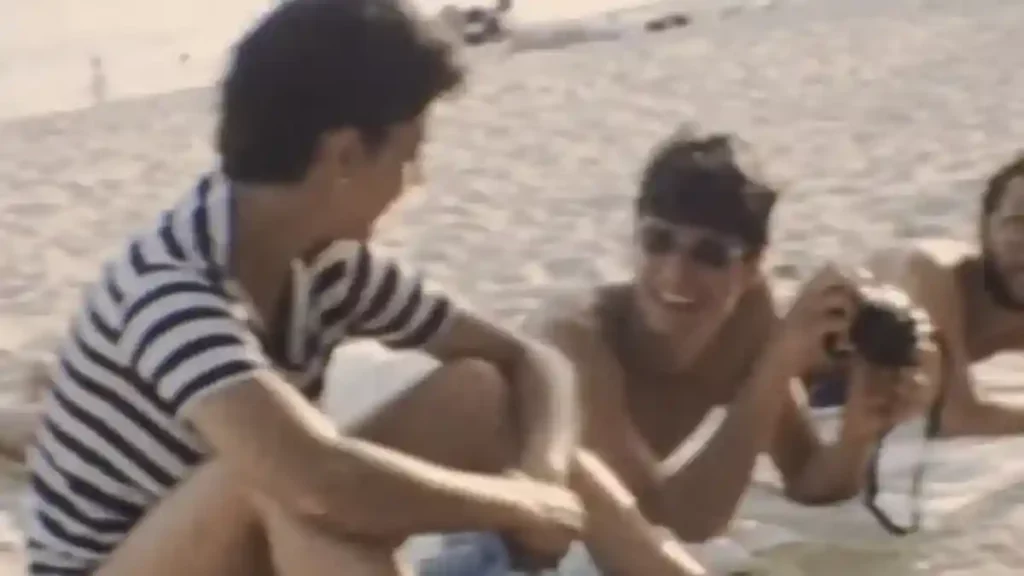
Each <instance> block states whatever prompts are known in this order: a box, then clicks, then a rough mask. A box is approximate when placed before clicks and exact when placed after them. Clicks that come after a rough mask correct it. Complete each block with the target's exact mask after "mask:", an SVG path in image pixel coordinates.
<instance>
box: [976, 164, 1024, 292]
mask: <svg viewBox="0 0 1024 576" xmlns="http://www.w3.org/2000/svg"><path fill="white" fill-rule="evenodd" d="M985 244H986V250H987V252H988V255H989V257H991V259H992V262H993V264H995V269H996V271H997V272H998V274H999V276H1000V278H1001V280H1002V283H1003V285H1004V286H1005V287H1006V289H1007V290H1008V291H1009V295H1010V296H1011V297H1012V298H1013V299H1014V300H1017V301H1022V302H1024V174H1022V175H1020V176H1016V177H1014V178H1012V179H1010V180H1008V181H1007V182H1006V184H1005V191H1004V192H1003V194H1002V197H1001V199H1000V200H999V203H998V205H997V206H995V208H994V210H993V211H992V212H991V213H990V214H989V215H988V216H987V217H986V220H985Z"/></svg>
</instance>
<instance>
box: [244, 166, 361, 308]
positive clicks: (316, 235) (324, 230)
mask: <svg viewBox="0 0 1024 576" xmlns="http://www.w3.org/2000/svg"><path fill="white" fill-rule="evenodd" d="M235 194H236V195H237V196H236V201H235V209H236V214H235V223H236V224H235V230H234V232H233V235H234V238H232V244H233V245H234V247H235V248H234V252H233V254H232V261H231V268H232V275H233V276H234V277H235V279H236V280H238V281H239V282H240V283H241V285H242V287H243V288H244V289H245V291H246V293H247V294H248V296H249V298H251V299H252V301H253V304H254V305H255V306H256V307H257V309H258V310H259V311H260V312H261V313H263V314H267V313H268V312H270V311H272V310H273V306H274V303H275V302H276V299H277V295H278V292H279V291H280V290H281V288H282V287H283V286H284V284H285V280H286V278H287V277H288V275H289V273H290V267H291V263H292V262H293V261H294V260H297V259H302V258H303V256H305V255H307V254H308V253H309V252H310V250H311V249H312V248H314V247H317V246H322V245H324V244H326V243H329V242H330V241H333V240H335V239H339V238H344V237H352V238H359V239H364V238H363V231H364V230H365V226H364V227H362V229H359V228H360V227H358V226H351V228H352V232H353V234H352V235H351V236H349V235H346V234H344V233H342V234H340V235H339V234H338V231H337V230H334V231H330V230H329V229H328V227H327V226H323V225H320V220H321V219H320V218H317V217H316V216H311V215H317V214H322V213H323V212H324V210H322V209H321V210H318V209H317V208H318V207H317V206H316V205H315V195H314V194H311V193H310V192H309V191H308V190H305V189H304V187H303V186H302V185H294V186H276V185H275V186H269V185H260V186H238V187H237V188H236V192H235Z"/></svg>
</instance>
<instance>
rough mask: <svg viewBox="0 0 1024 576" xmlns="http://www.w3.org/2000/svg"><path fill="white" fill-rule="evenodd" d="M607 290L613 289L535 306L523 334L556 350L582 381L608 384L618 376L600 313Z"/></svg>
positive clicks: (598, 289)
mask: <svg viewBox="0 0 1024 576" xmlns="http://www.w3.org/2000/svg"><path fill="white" fill-rule="evenodd" d="M609 290H614V289H613V288H610V287H593V288H589V289H587V290H580V291H577V292H571V293H563V294H558V295H555V296H554V297H552V298H549V299H548V300H546V301H545V302H544V303H543V305H541V306H538V308H537V310H536V311H535V314H534V315H532V316H531V317H530V318H528V320H527V323H526V331H527V334H528V335H530V336H533V337H535V338H539V339H540V340H542V341H545V342H547V343H549V344H551V345H553V346H555V347H556V348H558V349H559V350H560V351H561V352H562V353H563V354H565V355H566V356H567V357H568V358H569V360H570V361H572V363H573V364H575V365H576V369H577V370H578V372H579V374H580V378H581V380H583V381H588V382H593V381H601V382H611V381H615V380H616V378H615V377H614V375H615V374H620V370H621V369H620V367H619V365H618V361H617V360H616V356H615V354H614V352H613V350H612V349H611V347H610V345H609V343H608V341H607V339H606V338H605V329H604V326H603V314H602V312H601V311H602V309H603V307H604V306H606V305H607V302H608V297H609ZM587 387H588V386H584V388H587Z"/></svg>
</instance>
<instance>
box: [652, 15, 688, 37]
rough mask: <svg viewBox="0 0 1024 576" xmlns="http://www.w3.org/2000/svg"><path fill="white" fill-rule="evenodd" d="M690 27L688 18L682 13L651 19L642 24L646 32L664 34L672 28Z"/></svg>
mask: <svg viewBox="0 0 1024 576" xmlns="http://www.w3.org/2000/svg"><path fill="white" fill-rule="evenodd" d="M689 25H690V17H689V16H688V15H686V14H683V13H682V12H673V13H671V14H666V15H665V16H659V17H657V18H652V19H650V20H648V21H647V22H644V31H646V32H664V31H665V30H671V29H673V28H683V27H685V26H689Z"/></svg>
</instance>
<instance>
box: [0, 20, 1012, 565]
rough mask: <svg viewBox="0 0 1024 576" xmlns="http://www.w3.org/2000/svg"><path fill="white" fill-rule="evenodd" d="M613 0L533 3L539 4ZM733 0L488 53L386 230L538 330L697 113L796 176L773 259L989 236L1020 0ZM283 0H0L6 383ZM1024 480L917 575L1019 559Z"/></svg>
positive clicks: (1006, 388)
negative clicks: (162, 1)
mask: <svg viewBox="0 0 1024 576" xmlns="http://www.w3.org/2000/svg"><path fill="white" fill-rule="evenodd" d="M424 1H426V0H424ZM612 1H613V0H601V1H583V0H579V1H575V2H568V1H563V2H550V1H549V2H543V1H542V0H533V1H532V2H526V3H523V4H522V8H521V9H520V10H521V11H522V12H521V13H519V14H517V21H518V22H537V21H541V20H543V19H544V18H548V17H552V16H557V17H566V16H578V15H579V14H580V12H581V11H583V10H590V9H594V10H597V9H603V8H605V7H607V5H608V4H609V3H610V2H612ZM623 2H625V0H623ZM716 3H719V2H717V0H693V1H690V2H682V3H681V4H684V5H693V6H698V7H699V9H700V10H699V12H698V20H697V23H696V24H695V25H694V26H693V27H692V28H690V29H688V30H684V31H681V32H676V33H671V34H665V35H660V36H651V37H630V38H627V39H624V40H621V41H618V42H611V43H599V44H587V45H579V46H573V47H570V48H568V49H565V50H560V51H544V52H531V53H525V54H519V55H515V56H511V57H508V58H504V57H502V56H500V55H497V54H495V57H494V58H489V59H483V60H481V61H480V68H479V69H478V70H477V71H476V73H475V74H474V75H473V78H472V82H471V86H470V89H469V91H468V93H467V94H466V95H465V97H463V98H462V99H461V100H460V101H458V102H456V103H453V104H449V105H445V106H444V107H443V108H442V109H441V110H439V111H438V114H437V119H436V123H435V128H434V131H433V140H432V144H431V146H430V147H429V150H428V153H427V159H428V167H427V168H428V170H427V173H428V177H429V180H430V185H429V187H428V191H426V192H421V193H419V194H417V195H415V196H414V197H411V198H409V199H408V200H407V201H406V202H405V203H404V204H403V205H402V206H401V207H400V208H399V209H398V210H397V212H396V213H395V214H394V215H392V216H390V217H389V218H388V219H387V222H386V223H385V225H384V226H383V230H382V231H383V238H382V242H383V243H384V245H385V246H387V247H388V248H389V249H391V250H393V251H395V252H396V253H400V254H401V255H403V256H404V257H406V258H407V259H409V260H410V261H413V262H415V263H417V264H418V265H420V266H422V267H423V268H424V269H425V270H426V271H427V272H428V273H429V274H430V275H431V276H433V277H434V278H436V279H437V280H439V281H441V282H444V283H446V284H448V285H450V286H451V287H452V288H454V289H456V290H458V291H459V292H460V293H462V294H463V295H465V297H466V298H467V299H469V300H470V301H471V302H473V303H474V304H475V305H477V306H478V307H480V308H481V309H483V310H486V311H488V312H490V313H492V314H494V315H496V316H498V317H501V318H503V319H506V320H508V321H510V322H516V321H518V320H519V319H520V318H521V317H522V315H523V314H524V313H525V312H526V311H527V310H529V309H530V308H531V306H533V305H534V304H535V302H536V301H537V299H538V298H539V297H542V296H543V295H544V294H546V293H548V292H549V291H551V290H554V289H560V288H565V287H568V286H579V285H583V284H586V283H590V282H593V281H596V280H601V279H608V278H614V277H621V276H622V275H623V274H625V273H626V271H627V270H628V260H627V255H628V251H627V250H626V246H627V244H626V238H627V237H628V233H629V223H630V212H629V202H630V197H631V194H632V189H633V182H634V176H635V171H636V169H637V167H638V166H639V165H640V163H641V161H642V159H643V156H644V154H645V152H646V151H647V149H648V148H649V147H650V145H651V144H652V143H653V142H654V141H655V140H656V139H658V138H660V137H662V136H663V135H664V134H666V133H667V132H668V131H669V130H670V129H671V128H672V127H673V126H674V125H675V124H676V123H678V122H680V121H684V120H697V121H700V122H703V123H705V124H707V125H709V126H714V127H721V128H726V129H735V130H738V131H740V132H741V133H742V134H744V135H745V136H746V137H747V138H748V139H750V140H752V141H753V142H754V143H755V144H756V146H757V147H758V148H759V149H760V150H761V152H762V154H763V155H764V157H765V161H766V163H767V165H768V166H769V168H770V169H772V170H773V171H775V172H778V173H779V175H780V176H781V177H783V178H784V179H786V180H788V181H790V182H791V186H790V188H789V191H788V196H787V197H786V198H784V199H783V200H782V203H781V205H780V207H779V212H778V216H777V218H776V221H775V225H776V230H775V246H774V247H773V250H772V254H771V257H770V261H769V265H770V267H771V269H772V270H773V274H774V275H775V276H776V278H777V279H778V281H779V282H780V283H785V282H787V281H790V280H792V278H793V277H795V276H798V275H799V274H800V273H802V272H803V271H806V270H807V269H808V268H809V267H810V266H811V265H813V264H814V263H816V262H819V261H820V260H821V259H823V258H826V257H834V258H839V259H843V260H849V259H851V258H854V257H856V256H857V255H858V254H862V253H863V252H864V251H865V250H867V249H869V248H872V247H878V246H881V245H883V244H885V243H888V242H891V241H893V240H895V239H899V238H906V237H913V236H920V235H926V234H927V235H931V234H943V235H949V236H952V237H955V238H962V239H970V238H971V237H972V236H973V234H974V222H975V206H976V199H977V193H978V189H979V178H980V177H982V176H983V175H984V174H985V173H986V171H988V170H990V169H991V168H992V167H993V166H994V165H995V164H996V163H997V162H1000V161H1002V160H1003V159H1005V158H1006V157H1007V156H1008V155H1009V154H1010V153H1011V152H1012V151H1014V150H1016V149H1017V148H1019V147H1020V146H1021V143H1022V142H1024V101H1022V100H1021V98H1020V94H1022V93H1024V76H1022V75H1021V74H1020V70H1022V69H1024V51H1022V50H1020V40H1019V35H1020V27H1019V23H1020V22H1022V21H1024V5H1021V4H1020V3H1019V2H1016V1H1014V0H978V1H977V2H974V3H970V6H969V7H968V5H967V4H966V3H962V2H959V1H957V0H792V1H789V2H787V1H785V0H779V2H778V3H777V4H775V5H773V6H771V7H767V8H757V9H750V10H745V11H740V12H735V11H730V12H729V13H722V12H721V11H717V12H716V11H715V10H714V9H713V8H714V5H715V4H716ZM615 4H618V2H615ZM731 4H738V2H736V3H733V2H731ZM263 5H264V3H263V2H255V1H252V2H246V1H243V0H232V1H230V2H220V3H213V4H206V3H203V4H200V3H199V2H197V1H195V0H180V1H179V2H175V3H170V4H168V5H167V6H164V5H159V6H157V5H152V6H150V5H146V6H145V7H143V6H142V5H140V4H138V3H135V2H129V1H127V0H94V1H93V2H90V3H88V6H87V5H86V3H79V2H72V1H70V0H36V1H35V2H17V3H15V1H14V0H0V14H3V15H4V18H3V19H0V116H2V117H6V118H8V119H9V121H8V122H6V123H3V124H0V191H2V193H0V243H2V245H3V246H5V249H6V259H5V262H4V268H3V269H2V272H3V273H2V274H0V321H2V322H3V326H5V328H4V329H3V330H0V378H2V379H3V380H4V381H5V382H7V381H15V380H17V379H18V378H19V375H20V374H21V373H22V372H23V371H24V369H25V367H26V366H27V365H28V364H29V363H30V359H31V358H32V357H33V356H35V355H39V354H46V353H47V352H48V351H49V350H50V349H51V347H52V345H53V341H54V339H55V337H56V336H57V335H58V334H59V333H60V331H61V328H62V327H63V325H64V323H65V322H66V319H67V315H68V314H69V313H70V312H71V311H72V310H73V309H74V307H75V303H76V300H77V291H78V289H79V287H81V285H82V284H83V283H84V282H87V281H88V280H90V279H91V278H93V277H94V276H95V274H96V272H97V270H98V267H97V266H98V262H99V261H100V260H101V259H102V257H103V256H104V255H105V254H106V253H107V252H108V251H109V250H110V249H111V248H112V247H114V246H115V245H116V244H117V243H118V242H119V241H120V239H121V237H122V236H123V235H124V234H125V233H127V232H128V231H129V230H132V229H134V228H136V227H137V226H139V225H140V222H142V221H145V220H146V219H148V218H151V217H152V216H153V215H154V214H155V212H156V211H157V210H158V209H159V208H160V207H161V206H163V205H166V204H167V203H168V202H170V201H171V200H172V199H173V198H175V197H176V196H178V195H180V194H181V193H182V191H183V190H186V189H187V187H188V186H189V184H190V181H191V179H192V178H193V176H194V175H195V174H196V173H197V172H198V171H200V170H203V169H206V168H208V167H209V163H210V161H211V158H212V156H211V151H210V148H209V135H210V133H211V127H212V125H211V120H212V117H211V114H210V112H211V109H212V102H213V100H212V97H211V92H210V91H209V90H207V89H204V88H202V87H203V86H208V85H210V84H211V83H212V82H213V81H214V79H215V78H216V74H217V70H218V68H219V66H220V63H221V62H222V61H223V57H224V51H225V50H226V49H227V47H228V46H229V45H230V42H231V40H232V37H233V36H234V35H235V34H236V33H237V32H238V31H239V30H241V29H242V28H244V27H245V26H246V25H247V24H248V23H249V22H250V21H251V19H252V18H253V17H255V15H256V14H258V13H259V12H260V10H262V8H263ZM581 7H585V8H581ZM545 10H546V11H547V12H545ZM211 14H212V15H211ZM196 15H201V16H196ZM114 22H118V23H117V24H114ZM126 23H127V24H126ZM182 54H186V55H188V58H187V59H185V61H184V62H182V61H181V60H182V59H181V55H182ZM93 55H97V56H98V57H99V58H100V60H101V61H102V65H101V66H100V68H102V72H103V73H102V74H99V73H97V74H95V75H94V74H93V72H92V69H91V67H90V60H91V58H92V56H93ZM167 92H171V93H167ZM146 94H149V95H150V96H147V97H139V96H142V95H146ZM125 96H135V97H137V98H135V99H132V100H121V99H120V98H122V97H125ZM95 101H102V102H104V103H103V104H101V105H98V106H93V104H94V102H95ZM81 108H85V109H82V110H78V111H76V112H70V113H53V111H55V110H71V109H81ZM27 115H33V116H35V117H34V118H30V119H24V118H22V117H24V116H27ZM15 118H21V119H17V120H15ZM512 237H514V238H515V241H514V242H510V241H509V238H512ZM1020 367H1021V364H1020V362H1019V361H1016V362H1001V363H1000V362H997V363H995V364H993V365H992V366H989V367H986V369H985V370H983V371H982V373H983V376H984V379H985V381H986V382H987V383H988V384H989V385H990V389H992V390H995V391H998V392H999V393H1000V394H1001V395H1004V396H1005V395H1012V394H1019V393H1020V392H1021V391H1022V390H1024V387H1022V386H1021V383H1020V381H1019V380H1018V379H1017V378H1016V376H1015V375H1016V374H1018V373H1019V372H1018V370H1019V368H1020ZM1006 457H1007V458H1016V457H1019V455H1017V454H1007V455H1006ZM4 478H7V479H9V476H8V477H4ZM4 493H5V494H8V495H10V494H11V493H10V491H7V492H4ZM1022 495H1024V494H1016V495H1012V494H1011V495H1009V496H1006V497H1005V498H1003V499H1001V500H998V501H995V502H994V503H993V504H992V506H991V511H992V514H991V518H990V519H988V520H986V521H984V522H983V523H981V524H979V525H977V526H964V527H962V528H961V529H960V530H958V531H955V532H954V531H950V532H949V533H943V534H941V535H940V536H939V537H936V538H935V539H933V541H930V542H927V543H926V545H924V546H922V547H920V549H916V550H914V551H913V552H912V553H911V554H910V557H911V559H912V561H913V563H916V564H917V565H918V568H917V571H918V573H921V574H941V575H944V576H951V575H954V574H968V573H969V574H986V575H988V574H1003V573H1006V574H1010V573H1015V572H1014V571H1015V570H1016V569H1019V568H1020V567H1022V566H1024V552H1022V550H1024V535H1022V534H1024V508H1021V507H1020V506H1019V504H1018V502H1020V501H1021V499H1020V498H1014V496H1017V497H1019V496H1022ZM12 498H13V497H11V496H8V497H7V498H3V497H0V505H3V504H5V503H8V502H9V501H11V500H12ZM3 518H5V517H4V516H0V520H2V519H3ZM4 525H5V523H4V522H2V521H0V529H2V526H4ZM17 540H18V538H17V533H16V531H14V532H11V533H10V534H9V537H4V536H3V534H0V541H5V542H9V545H7V546H6V547H7V548H11V549H13V550H14V551H13V552H11V553H10V554H6V553H5V554H3V555H0V556H3V557H4V558H5V559H6V561H7V562H8V563H9V564H10V565H11V566H12V568H10V570H9V571H8V572H4V571H3V570H0V574H4V573H11V574H15V573H18V572H17V571H16V570H15V568H13V566H16V565H17V563H18V562H19V561H20V556H19V555H18V553H17V550H16V549H17V548H18V545H17ZM861 560H862V559H861ZM861 560H858V562H860V561H861ZM810 561H817V562H818V564H817V565H815V566H814V567H812V568H810V569H808V570H807V571H806V573H809V574H829V573H834V571H835V570H836V567H835V564H836V562H837V561H842V559H839V558H837V557H836V556H835V555H834V554H833V553H823V554H821V555H820V558H817V559H813V558H812V559H811V560H810ZM873 570H874V569H873ZM875 571H876V572H877V573H879V574H882V573H884V571H883V568H878V569H877V570H875ZM897 573H899V574H905V573H907V570H905V569H904V570H902V571H899V570H897Z"/></svg>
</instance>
